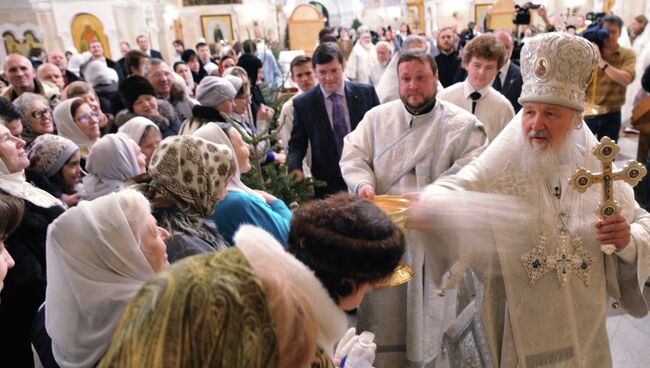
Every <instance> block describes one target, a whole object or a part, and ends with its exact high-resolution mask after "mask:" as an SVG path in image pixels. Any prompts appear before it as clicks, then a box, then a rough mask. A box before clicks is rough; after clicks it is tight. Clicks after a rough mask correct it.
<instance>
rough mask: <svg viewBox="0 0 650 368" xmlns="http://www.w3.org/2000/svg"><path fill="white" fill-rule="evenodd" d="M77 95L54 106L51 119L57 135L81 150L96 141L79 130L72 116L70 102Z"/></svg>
mask: <svg viewBox="0 0 650 368" xmlns="http://www.w3.org/2000/svg"><path fill="white" fill-rule="evenodd" d="M78 99H79V98H78V97H75V98H71V99H69V100H65V101H63V102H61V103H59V104H58V105H56V107H55V108H54V113H53V115H54V116H53V119H54V124H55V125H56V130H57V131H58V132H59V135H60V136H62V137H65V138H68V139H69V140H71V141H73V142H74V143H75V144H76V145H77V146H79V148H80V149H81V150H82V152H83V150H84V149H86V150H89V149H90V147H92V146H93V144H95V142H96V141H93V140H91V139H90V138H88V137H87V136H86V134H85V133H84V132H82V131H81V129H80V128H79V126H78V125H77V123H75V121H74V116H72V111H71V108H72V103H73V102H75V101H76V100H78Z"/></svg>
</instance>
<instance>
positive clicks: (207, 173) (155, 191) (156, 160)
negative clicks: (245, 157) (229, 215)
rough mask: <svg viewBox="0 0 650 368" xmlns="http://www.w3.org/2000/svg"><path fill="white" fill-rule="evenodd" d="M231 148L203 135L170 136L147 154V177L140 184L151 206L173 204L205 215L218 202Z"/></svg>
mask: <svg viewBox="0 0 650 368" xmlns="http://www.w3.org/2000/svg"><path fill="white" fill-rule="evenodd" d="M232 159H233V154H232V151H231V150H230V149H229V148H228V147H227V146H224V145H222V144H214V143H212V142H208V141H206V140H205V139H203V138H199V137H192V136H173V137H169V138H166V139H165V140H163V141H162V142H161V143H160V146H158V148H157V149H156V151H155V152H154V154H153V156H152V157H151V164H150V166H149V176H150V177H151V180H150V181H149V182H148V183H147V184H146V185H145V186H140V187H139V189H141V190H142V191H143V192H144V193H145V195H146V196H148V197H149V199H150V200H151V201H152V203H153V205H154V207H155V208H160V207H170V206H171V207H175V208H177V209H178V210H181V211H183V212H189V213H192V214H195V215H199V216H201V217H206V216H208V215H209V214H211V213H212V211H214V208H215V206H216V205H217V203H219V195H220V194H222V193H223V191H224V190H225V187H226V185H227V184H228V175H229V174H230V173H231V162H232Z"/></svg>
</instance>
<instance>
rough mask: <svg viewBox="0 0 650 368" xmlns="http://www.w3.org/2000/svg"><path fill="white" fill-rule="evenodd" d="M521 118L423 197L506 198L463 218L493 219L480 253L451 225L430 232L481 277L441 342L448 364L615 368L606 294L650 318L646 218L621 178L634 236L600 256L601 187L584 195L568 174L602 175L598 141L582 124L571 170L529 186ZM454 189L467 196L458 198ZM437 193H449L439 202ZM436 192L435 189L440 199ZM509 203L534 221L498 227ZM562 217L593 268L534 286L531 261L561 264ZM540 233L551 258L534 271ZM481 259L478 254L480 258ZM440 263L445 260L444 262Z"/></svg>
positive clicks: (554, 275) (573, 248) (555, 274)
mask: <svg viewBox="0 0 650 368" xmlns="http://www.w3.org/2000/svg"><path fill="white" fill-rule="evenodd" d="M520 120H521V114H519V115H517V117H516V118H515V119H514V120H513V121H512V122H511V123H510V125H509V126H508V127H507V128H506V129H505V130H504V131H503V132H502V133H501V134H500V135H499V137H498V138H497V139H496V140H495V141H494V142H493V143H492V144H491V145H490V146H489V147H488V148H487V149H486V150H485V152H484V153H483V154H482V155H481V156H480V157H479V158H478V159H476V160H474V161H473V162H472V163H470V164H469V165H467V166H465V167H464V168H463V169H462V170H461V171H460V172H459V173H458V174H456V175H453V176H447V177H444V178H441V179H440V180H438V181H437V182H436V183H435V184H434V185H431V186H429V187H428V188H427V189H426V191H425V193H424V194H423V195H422V198H423V200H425V201H427V198H428V200H429V201H430V202H429V204H432V203H435V200H436V198H437V200H438V203H437V206H439V207H442V206H444V204H442V203H440V202H441V201H444V198H449V196H452V195H456V196H460V195H463V193H466V194H465V195H471V194H472V193H474V194H473V195H474V196H475V197H473V198H477V197H476V196H478V195H480V194H476V192H482V193H496V194H502V195H504V196H502V197H500V198H502V199H501V201H492V202H491V203H490V204H489V205H482V206H480V207H483V208H484V211H483V210H482V211H479V212H480V213H473V214H472V215H475V216H473V217H474V218H467V216H465V217H463V221H459V222H458V224H459V225H458V228H460V227H462V226H464V223H467V222H469V223H471V224H472V225H471V226H473V227H474V228H475V229H477V228H478V226H477V222H478V221H479V220H480V219H485V220H484V221H482V222H484V223H485V222H487V229H488V231H486V233H485V234H482V235H481V236H480V239H482V241H481V242H479V243H481V244H479V245H480V246H481V247H479V246H477V244H476V242H475V244H474V246H473V247H465V246H464V244H463V243H465V245H468V244H467V243H468V242H467V239H465V241H463V240H462V239H463V235H462V234H460V235H459V231H457V230H458V228H456V229H454V227H453V226H445V229H444V232H443V233H444V235H441V234H436V233H434V234H433V236H432V237H433V238H434V239H440V236H444V237H445V238H447V239H454V238H455V237H458V238H460V239H461V240H458V244H456V245H460V249H458V247H454V249H455V251H456V252H457V253H458V254H462V255H463V256H462V258H464V259H465V260H466V261H467V262H468V264H470V265H471V266H470V267H471V268H472V270H473V271H474V274H475V275H476V280H477V281H478V287H477V289H478V292H477V296H476V300H475V303H471V304H470V306H469V307H468V308H467V309H466V310H465V312H463V313H461V317H459V319H460V321H457V322H456V323H455V324H454V326H453V329H454V331H452V332H450V333H449V334H448V335H447V336H445V341H446V342H450V344H449V345H448V346H447V347H448V352H449V355H450V358H451V360H452V366H453V362H454V361H455V362H456V364H463V366H481V367H512V368H516V367H522V368H533V367H540V366H543V367H544V368H546V367H549V368H551V367H552V368H557V367H567V368H568V367H572V368H573V367H578V368H580V367H611V365H612V362H611V354H610V351H609V342H608V337H607V331H606V328H605V318H606V313H607V304H608V296H610V297H614V298H616V299H618V300H619V301H620V304H621V306H622V307H623V308H625V309H626V310H627V312H629V313H630V314H632V315H633V316H635V317H642V316H645V315H646V314H647V305H646V302H645V300H644V299H643V294H642V290H643V285H644V283H645V281H646V280H647V279H648V276H650V217H649V215H648V213H647V212H645V211H644V210H642V209H640V208H639V206H638V205H637V204H636V202H635V200H634V193H633V191H632V188H631V187H630V186H629V185H627V184H622V183H620V182H617V183H616V184H615V190H614V194H615V199H616V200H617V202H618V203H619V204H620V206H621V207H622V208H623V210H622V214H623V215H624V216H625V217H626V219H627V221H628V222H629V223H630V224H631V234H632V237H631V242H630V244H629V245H628V246H627V248H625V249H624V250H623V251H621V252H620V253H615V254H613V255H609V256H606V255H605V254H604V253H602V252H601V251H600V244H599V243H598V242H597V241H596V239H595V228H594V224H595V223H596V221H597V218H596V215H595V211H594V210H595V209H596V208H597V206H598V203H599V202H600V200H601V198H600V197H601V191H602V189H601V188H600V184H598V185H594V186H592V187H591V188H589V189H588V190H587V191H586V192H585V193H584V194H579V193H578V192H577V191H576V190H575V189H573V188H572V187H571V186H570V185H569V183H568V176H570V175H572V174H573V172H575V171H573V170H575V169H576V168H577V167H584V168H586V169H587V170H590V171H591V172H600V171H601V166H600V162H599V161H597V160H596V158H595V156H594V155H592V154H591V149H592V148H593V147H594V146H595V145H596V144H597V142H596V140H595V137H594V136H593V135H592V134H591V132H590V131H589V130H588V129H587V128H586V125H584V124H583V128H581V129H580V130H578V131H573V132H572V136H571V137H570V138H569V139H572V142H574V143H575V144H574V147H573V148H574V150H575V152H576V156H575V157H576V159H575V160H574V161H571V162H566V163H564V164H563V166H561V168H563V169H562V170H563V172H565V173H569V174H558V176H557V177H555V178H546V179H545V180H541V182H540V181H533V180H532V179H531V178H530V177H529V176H527V175H526V174H524V173H530V171H528V170H531V168H526V167H523V165H522V162H525V160H522V158H521V157H522V155H518V153H520V152H519V151H520V149H519V150H518V149H517V148H516V144H517V143H516V142H519V141H518V140H521V139H523V137H522V131H521V121H520ZM513 142H515V143H513ZM513 147H514V148H513ZM559 171H560V168H558V172H559ZM564 175H566V176H564ZM549 183H551V184H550V185H549ZM554 186H557V187H559V189H557V190H555V192H556V194H557V196H558V197H559V198H556V197H554V195H553V194H552V190H551V188H552V187H554ZM445 190H447V192H445ZM448 190H455V191H461V192H456V194H454V193H452V192H449V191H448ZM466 191H472V192H466ZM441 192H442V193H443V196H440V194H441ZM435 193H438V194H437V197H436V194H435ZM481 195H483V196H487V195H488V194H481ZM505 195H507V196H509V197H506V196H505ZM507 198H514V199H518V200H520V201H522V203H524V204H525V205H526V207H525V208H526V211H525V212H522V213H526V212H528V213H527V214H528V215H530V219H529V220H528V221H527V222H526V223H525V224H514V223H512V222H509V221H502V220H503V216H501V217H500V216H499V215H496V213H497V210H496V208H498V207H499V206H501V204H502V203H503V202H505V201H506V200H507ZM474 204H476V203H474ZM465 205H466V206H469V204H465ZM452 206H453V208H454V210H457V208H458V207H460V206H461V204H460V203H450V206H446V208H450V207H452ZM429 208H431V209H433V208H435V207H433V206H431V207H429ZM468 208H469V207H468ZM522 208H523V207H522ZM483 212H484V213H483ZM561 212H564V213H568V214H569V215H568V217H566V218H568V222H567V221H564V223H565V224H566V226H567V228H568V231H569V234H570V236H571V239H572V240H573V241H575V240H576V239H577V237H581V238H582V244H583V245H582V247H580V246H579V245H578V244H579V243H575V242H570V243H569V254H574V255H573V256H572V257H575V254H578V252H577V250H578V249H584V250H585V251H586V254H587V255H588V256H589V257H590V259H591V260H592V261H593V262H591V263H589V264H590V266H589V267H590V268H589V267H587V264H586V263H581V262H582V261H580V262H578V263H577V266H576V265H575V264H574V266H576V267H575V268H573V269H571V270H570V271H569V272H568V276H567V280H566V281H565V282H563V283H562V282H560V279H561V275H560V271H561V270H562V269H561V268H557V267H556V268H555V269H552V270H550V271H549V272H548V273H545V274H543V275H542V276H541V277H540V278H539V279H538V280H537V281H536V283H534V285H533V284H532V283H531V278H530V273H529V272H530V270H528V271H527V268H526V267H527V266H526V265H531V266H532V268H530V269H531V270H533V269H538V268H539V267H540V265H541V264H552V263H556V262H558V258H557V257H552V256H553V255H554V254H555V252H557V251H558V249H559V247H558V244H559V242H558V240H559V238H558V235H559V234H560V230H559V228H560V224H559V221H560V220H558V219H559V218H560V216H558V214H559V213H561ZM472 215H470V216H472ZM448 216H449V213H445V212H444V210H443V211H441V214H440V216H439V217H437V219H438V220H439V221H445V219H446V218H448ZM459 217H461V216H459ZM566 218H565V219H566ZM431 221H432V222H431V224H436V223H438V224H439V221H437V220H436V218H432V219H431ZM434 226H435V225H434ZM506 229H507V230H506ZM454 230H456V231H454ZM464 231H469V232H471V231H472V230H467V229H465V230H464ZM476 231H479V230H476ZM514 233H520V234H521V236H516V235H515V234H514ZM540 234H544V235H545V236H546V237H547V239H548V243H547V244H546V246H545V248H546V252H547V254H548V255H549V258H548V259H546V258H543V262H542V263H537V264H536V265H535V264H534V262H531V260H532V259H531V258H528V260H527V259H525V256H526V255H530V254H531V252H533V251H534V250H535V249H537V248H536V244H539V243H537V242H536V237H537V236H538V235H540ZM513 239H519V241H513ZM489 244H493V246H494V249H495V251H494V252H489V251H487V249H488V248H489ZM450 249H451V247H450ZM450 249H443V248H438V249H437V250H433V252H434V253H436V254H437V255H438V256H439V257H442V256H443V255H444V254H446V253H448V252H449V250H450ZM481 252H483V253H481ZM572 252H575V253H572ZM470 253H474V254H470ZM479 253H480V254H481V255H480V257H479V256H476V254H479ZM460 258H461V257H458V258H457V259H460ZM574 259H575V258H574ZM579 259H584V258H579ZM547 261H548V263H546V262H547ZM452 262H453V260H452V261H451V262H450V263H452ZM443 263H445V262H444V261H440V262H439V263H438V264H439V265H440V264H443ZM556 264H559V263H556ZM544 267H546V266H544ZM545 269H546V268H545ZM580 270H587V271H588V280H589V285H586V284H585V282H584V280H583V279H581V278H580V277H579V275H580V272H581V271H580ZM438 272H444V270H439V271H438ZM468 317H469V318H468ZM463 330H465V332H462V331H463ZM448 337H449V341H447V338H448ZM459 362H460V363H459Z"/></svg>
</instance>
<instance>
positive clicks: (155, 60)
mask: <svg viewBox="0 0 650 368" xmlns="http://www.w3.org/2000/svg"><path fill="white" fill-rule="evenodd" d="M163 64H165V65H167V63H165V60H162V59H158V58H153V59H150V60H149V62H148V63H147V65H146V66H145V67H144V76H145V77H148V76H149V68H150V67H152V66H157V65H163ZM167 66H169V65H167Z"/></svg>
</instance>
